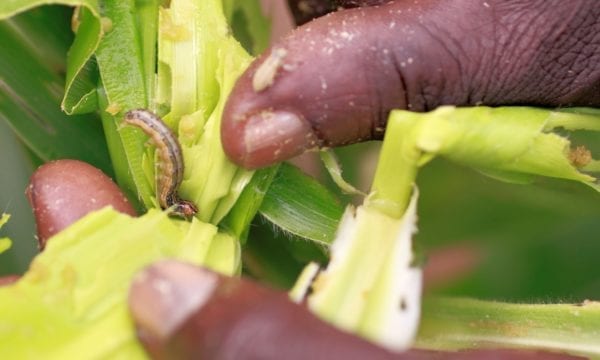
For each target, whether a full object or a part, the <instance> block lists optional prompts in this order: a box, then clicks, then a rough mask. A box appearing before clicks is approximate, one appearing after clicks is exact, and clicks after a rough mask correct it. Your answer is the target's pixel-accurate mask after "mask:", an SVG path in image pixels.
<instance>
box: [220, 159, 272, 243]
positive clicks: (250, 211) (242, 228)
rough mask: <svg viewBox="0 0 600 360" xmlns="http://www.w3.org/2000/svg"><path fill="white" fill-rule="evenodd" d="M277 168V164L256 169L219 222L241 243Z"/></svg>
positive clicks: (246, 236) (244, 239) (244, 240)
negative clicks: (229, 209)
mask: <svg viewBox="0 0 600 360" xmlns="http://www.w3.org/2000/svg"><path fill="white" fill-rule="evenodd" d="M278 170H279V166H278V165H275V166H271V167H269V168H265V169H260V170H257V171H256V172H255V173H254V176H253V177H252V180H250V183H248V185H246V187H244V190H243V191H242V193H241V195H240V197H239V198H238V200H237V202H236V203H235V206H234V207H233V208H232V209H231V211H230V212H229V213H228V214H227V216H226V217H225V218H224V219H223V221H221V223H220V224H219V225H220V226H221V227H223V228H225V229H228V230H229V231H231V232H232V233H233V234H234V235H235V236H236V237H237V238H238V239H240V241H241V242H242V244H244V243H245V242H246V239H247V238H248V232H249V231H250V223H251V222H252V219H254V216H255V215H256V213H257V211H258V209H259V208H260V206H261V204H262V202H263V199H264V197H265V195H266V193H267V190H268V189H269V187H270V186H271V183H272V182H273V179H274V178H275V176H276V174H277V173H278Z"/></svg>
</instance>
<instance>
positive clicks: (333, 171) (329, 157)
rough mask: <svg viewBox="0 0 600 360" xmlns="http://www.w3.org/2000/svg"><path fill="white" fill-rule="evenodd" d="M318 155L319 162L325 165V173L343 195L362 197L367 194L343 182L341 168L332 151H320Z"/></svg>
mask: <svg viewBox="0 0 600 360" xmlns="http://www.w3.org/2000/svg"><path fill="white" fill-rule="evenodd" d="M319 155H321V161H322V162H323V164H324V165H325V168H326V169H327V172H329V176H331V179H332V180H333V182H334V183H335V184H336V185H337V186H338V187H339V188H340V189H341V190H342V191H343V192H344V193H346V194H352V195H362V196H366V195H367V194H365V193H363V192H362V191H360V190H358V189H357V188H355V187H354V186H352V184H350V183H349V182H347V181H346V180H344V178H343V177H342V167H341V165H340V163H339V160H338V158H337V156H336V155H335V153H334V152H333V150H331V149H324V150H321V151H320V152H319Z"/></svg>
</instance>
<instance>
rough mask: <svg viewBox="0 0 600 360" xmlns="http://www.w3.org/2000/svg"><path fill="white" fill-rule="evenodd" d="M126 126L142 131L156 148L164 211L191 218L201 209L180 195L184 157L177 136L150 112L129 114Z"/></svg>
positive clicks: (132, 112) (159, 187)
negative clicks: (178, 192)
mask: <svg viewBox="0 0 600 360" xmlns="http://www.w3.org/2000/svg"><path fill="white" fill-rule="evenodd" d="M124 123H125V124H128V125H133V126H136V127H138V128H140V129H141V130H142V131H143V132H144V133H145V134H146V135H148V136H149V137H150V140H151V143H152V145H154V146H155V147H156V154H157V159H156V197H157V198H158V203H159V204H160V206H161V208H162V209H163V210H167V209H168V210H169V214H170V215H174V216H178V217H181V218H184V219H191V218H192V217H193V216H194V215H195V214H196V213H197V212H198V209H197V208H196V206H195V205H194V204H193V203H191V202H190V201H186V200H182V199H180V198H179V196H178V195H177V191H178V190H179V186H180V185H181V181H182V180H183V155H182V152H181V145H180V144H179V141H178V140H177V137H176V136H175V134H173V132H172V131H171V129H169V127H168V126H167V125H166V124H165V123H164V122H163V121H162V119H161V118H160V117H158V116H157V115H155V114H154V113H152V112H151V111H149V110H146V109H137V110H130V111H128V112H127V113H126V114H125V119H124Z"/></svg>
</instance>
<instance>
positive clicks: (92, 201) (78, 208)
mask: <svg viewBox="0 0 600 360" xmlns="http://www.w3.org/2000/svg"><path fill="white" fill-rule="evenodd" d="M25 194H26V196H27V198H28V200H29V203H30V205H31V207H32V209H33V214H34V217H35V221H36V226H37V233H38V241H39V247H40V249H43V248H44V247H45V245H46V241H47V240H48V238H50V237H51V236H53V235H54V234H56V233H58V232H59V231H61V230H62V229H64V228H66V227H67V226H69V225H70V224H72V223H73V222H75V221H77V220H78V219H80V218H81V217H83V216H85V215H86V214H88V213H89V212H91V211H94V210H98V209H101V208H103V207H105V206H107V205H110V206H112V207H113V208H114V209H115V210H117V211H119V212H122V213H125V214H129V215H131V216H135V215H136V214H135V210H134V209H133V207H132V206H131V204H130V203H129V201H128V200H127V198H126V197H125V195H124V194H123V193H122V192H121V190H120V189H119V188H118V187H117V185H116V184H115V183H114V182H113V181H112V180H111V179H110V178H109V177H108V176H106V175H105V174H104V173H102V171H100V170H99V169H97V168H95V167H93V166H91V165H89V164H87V163H84V162H82V161H78V160H57V161H52V162H49V163H47V164H44V165H42V166H40V167H39V168H38V169H37V170H36V171H35V172H34V173H33V175H32V176H31V179H30V181H29V185H28V186H27V189H26V191H25Z"/></svg>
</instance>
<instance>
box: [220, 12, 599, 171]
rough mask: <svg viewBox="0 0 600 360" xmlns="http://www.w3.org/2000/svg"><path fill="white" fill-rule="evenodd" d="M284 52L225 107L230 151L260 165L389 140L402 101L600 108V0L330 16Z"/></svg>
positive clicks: (300, 32)
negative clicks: (264, 76)
mask: <svg viewBox="0 0 600 360" xmlns="http://www.w3.org/2000/svg"><path fill="white" fill-rule="evenodd" d="M274 48H277V49H284V50H285V51H286V55H285V57H284V58H283V65H282V66H280V67H279V68H278V70H277V72H276V74H275V77H274V79H273V84H272V85H271V86H269V87H267V88H266V89H264V90H262V91H258V92H257V91H255V90H254V89H253V86H252V80H253V77H254V74H255V72H256V70H257V68H259V67H260V65H261V64H262V63H263V62H264V61H265V59H266V58H267V57H268V56H269V55H270V54H271V50H268V51H267V52H266V53H265V54H264V55H263V56H262V57H260V58H258V59H257V60H256V61H255V62H254V63H253V64H252V66H251V67H250V68H249V69H248V71H246V73H245V74H244V75H242V77H241V78H240V79H239V81H238V82H237V84H236V86H235V87H234V89H233V91H232V93H231V96H230V98H229V101H228V103H227V105H226V108H225V112H224V117H223V123H222V132H221V136H222V140H223V146H224V149H225V151H226V153H227V154H228V155H229V156H230V158H231V159H232V160H233V161H235V162H236V163H238V164H239V165H242V166H245V167H249V168H257V167H262V166H267V165H269V164H272V163H275V162H278V161H281V160H285V159H288V158H290V157H293V156H295V155H298V154H300V153H302V152H304V151H306V150H307V149H312V148H316V147H322V146H327V147H330V146H340V145H345V144H351V143H355V142H359V141H364V140H370V139H380V138H381V137H382V136H383V134H384V130H385V125H386V121H387V116H388V114H389V112H390V110H392V109H396V108H398V109H409V110H414V111H427V110H432V109H434V108H436V107H437V106H440V105H444V104H453V105H477V104H485V105H490V106H496V105H517V104H518V105H523V104H526V105H535V106H549V107H557V106H600V3H599V2H598V1H596V0H575V1H568V2H565V1H560V0H530V1H516V0H514V1H507V0H503V1H501V0H490V1H472V0H420V1H417V2H416V4H415V1H404V0H398V1H392V2H386V3H385V4H384V5H380V6H371V7H362V8H354V9H348V10H343V11H338V12H336V13H332V14H329V15H326V16H324V17H321V18H319V19H316V20H314V21H313V22H311V23H308V24H305V25H304V26H301V27H300V28H298V29H297V30H296V31H294V32H293V33H291V34H290V35H289V36H288V37H286V38H284V39H282V41H281V42H279V43H278V44H275V45H274Z"/></svg>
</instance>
